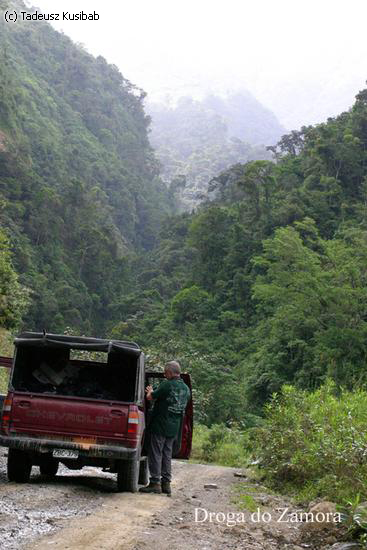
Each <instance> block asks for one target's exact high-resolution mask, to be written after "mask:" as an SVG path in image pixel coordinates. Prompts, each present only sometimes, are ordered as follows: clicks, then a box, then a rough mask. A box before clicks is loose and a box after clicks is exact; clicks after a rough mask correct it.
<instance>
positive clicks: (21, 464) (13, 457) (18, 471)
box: [8, 449, 32, 483]
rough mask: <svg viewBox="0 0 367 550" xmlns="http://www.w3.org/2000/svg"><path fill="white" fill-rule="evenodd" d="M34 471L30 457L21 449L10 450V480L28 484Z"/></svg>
mask: <svg viewBox="0 0 367 550" xmlns="http://www.w3.org/2000/svg"><path fill="white" fill-rule="evenodd" d="M31 470H32V462H31V459H30V458H29V455H28V454H27V453H26V452H25V451H21V450H20V449H9V452H8V480H9V481H16V482H17V483H27V482H28V481H29V478H30V475H31Z"/></svg>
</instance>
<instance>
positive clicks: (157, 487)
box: [139, 481, 162, 495]
mask: <svg viewBox="0 0 367 550" xmlns="http://www.w3.org/2000/svg"><path fill="white" fill-rule="evenodd" d="M161 492H162V487H161V484H160V483H153V482H152V481H151V482H150V483H149V485H147V486H146V487H140V489H139V493H156V494H157V495H160V494H161Z"/></svg>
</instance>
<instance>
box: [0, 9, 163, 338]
mask: <svg viewBox="0 0 367 550" xmlns="http://www.w3.org/2000/svg"><path fill="white" fill-rule="evenodd" d="M18 4H19V3H18ZM18 4H17V5H18ZM19 5H20V4H19ZM23 9H24V8H23ZM143 98H144V93H143V92H142V91H141V90H139V89H137V88H136V87H135V86H133V85H132V84H131V83H130V82H129V81H127V80H126V79H125V78H124V77H123V76H122V75H121V74H120V72H119V71H118V69H117V68H116V67H115V66H113V65H109V64H108V63H107V62H106V61H105V60H104V59H103V58H102V57H98V58H97V59H95V58H94V57H92V56H91V55H89V54H88V53H87V52H85V51H84V50H83V49H82V48H81V47H79V46H77V45H75V44H74V43H73V42H72V41H71V40H70V39H69V38H67V37H66V36H65V35H62V34H60V33H58V32H56V31H55V30H53V29H52V28H51V26H49V25H48V24H46V23H42V22H37V23H32V22H29V21H27V22H23V23H21V22H19V23H17V24H15V25H14V24H12V25H9V24H6V23H5V22H4V21H3V20H1V21H0V204H1V206H2V209H1V220H0V221H1V227H2V228H3V230H5V231H6V233H7V235H8V237H9V238H10V241H11V245H12V248H13V249H14V257H13V262H14V266H15V268H16V271H17V272H18V274H19V276H20V282H21V284H22V285H23V286H25V287H27V288H28V293H29V295H30V307H29V309H28V313H27V314H26V316H25V317H24V319H23V322H24V324H25V325H26V326H27V327H29V328H36V327H37V328H42V327H45V328H47V329H48V330H54V331H55V330H64V328H65V326H67V325H68V326H71V327H73V328H75V329H78V330H79V331H85V332H88V333H89V332H92V333H101V332H103V331H104V330H105V325H106V322H107V321H108V319H109V318H110V316H111V311H110V306H111V304H112V303H113V302H114V300H115V298H116V295H119V294H121V293H123V292H125V291H126V288H127V286H128V284H129V283H128V267H127V264H128V260H127V257H128V255H129V254H130V253H131V252H133V251H136V250H139V249H141V248H144V249H149V248H151V247H152V246H153V244H154V242H155V235H156V232H157V228H158V227H159V224H160V218H161V217H162V215H163V214H164V213H165V212H168V211H169V209H170V206H169V198H168V194H167V191H166V187H165V186H164V185H163V184H162V183H161V181H160V180H159V178H158V166H157V161H156V159H155V157H154V154H153V152H152V150H151V147H150V144H149V141H148V136H147V128H148V125H149V119H148V117H147V116H146V115H145V113H144V110H143V106H142V101H143Z"/></svg>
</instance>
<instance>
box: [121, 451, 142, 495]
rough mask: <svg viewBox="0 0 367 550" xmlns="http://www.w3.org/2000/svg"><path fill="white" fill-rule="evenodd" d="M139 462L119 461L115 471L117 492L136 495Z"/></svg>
mask: <svg viewBox="0 0 367 550" xmlns="http://www.w3.org/2000/svg"><path fill="white" fill-rule="evenodd" d="M139 462H140V461H139V460H136V459H134V460H120V464H119V465H118V470H117V491H118V492H119V493H120V492H129V493H136V492H137V490H138V480H139Z"/></svg>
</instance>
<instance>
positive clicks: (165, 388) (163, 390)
mask: <svg viewBox="0 0 367 550" xmlns="http://www.w3.org/2000/svg"><path fill="white" fill-rule="evenodd" d="M169 389H170V386H169V384H168V382H167V380H165V381H164V382H162V383H161V384H160V385H159V386H158V388H157V389H156V390H154V391H153V386H147V387H146V389H145V392H146V394H147V395H146V397H147V399H148V401H151V400H152V399H157V398H158V397H166V396H167V395H168V393H169Z"/></svg>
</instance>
